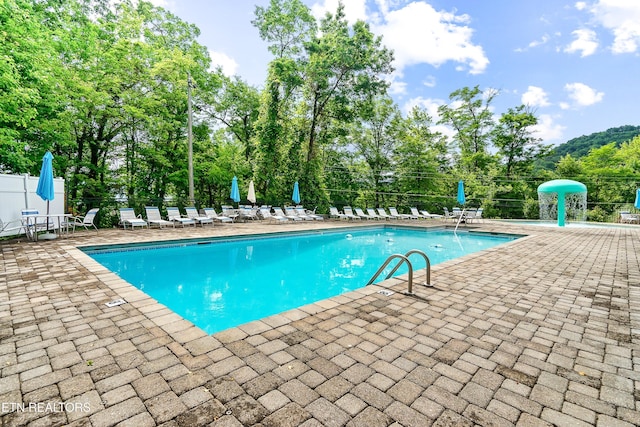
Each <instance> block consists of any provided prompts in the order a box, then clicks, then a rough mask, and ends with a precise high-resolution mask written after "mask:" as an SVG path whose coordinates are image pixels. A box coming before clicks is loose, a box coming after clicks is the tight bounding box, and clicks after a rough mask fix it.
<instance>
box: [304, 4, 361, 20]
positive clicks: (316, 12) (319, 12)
mask: <svg viewBox="0 0 640 427" xmlns="http://www.w3.org/2000/svg"><path fill="white" fill-rule="evenodd" d="M339 2H340V0H323V1H321V2H318V3H315V4H314V5H313V6H311V13H312V14H313V16H315V17H316V18H318V19H319V18H322V17H324V16H325V15H326V14H327V13H331V14H335V13H336V11H337V10H338V3H339ZM342 4H343V5H344V14H345V17H346V18H347V21H348V22H349V23H351V24H353V23H355V22H356V21H358V20H361V21H366V20H367V0H348V1H342Z"/></svg>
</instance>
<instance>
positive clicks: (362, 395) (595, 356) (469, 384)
mask: <svg viewBox="0 0 640 427" xmlns="http://www.w3.org/2000/svg"><path fill="white" fill-rule="evenodd" d="M425 223H427V222H420V224H425ZM403 224H406V222H404V223H403ZM344 225H345V223H340V222H335V221H327V222H326V223H325V224H321V223H313V224H310V223H304V224H296V225H266V224H259V223H255V224H233V225H224V226H220V225H216V226H215V227H213V228H206V227H205V228H198V229H197V230H182V229H175V230H136V231H121V230H100V232H99V233H98V234H96V233H95V232H77V233H76V235H75V236H74V237H72V238H67V239H58V240H56V241H49V242H39V243H32V242H24V241H18V240H13V241H8V242H1V243H0V253H1V256H0V370H1V375H0V405H1V407H0V409H1V417H2V419H1V425H2V426H3V427H4V426H22V425H29V426H58V425H70V426H78V427H79V426H94V427H103V426H114V425H118V426H135V427H144V426H155V425H164V426H189V427H191V426H204V425H213V426H225V427H226V426H243V425H246V426H248V425H262V426H267V427H270V426H274V427H275V426H299V425H303V426H307V427H311V426H354V427H355V426H366V427H377V426H389V425H392V426H431V425H433V426H474V425H482V426H510V425H517V426H550V425H558V426H591V425H597V426H607V427H612V426H613V427H615V426H633V425H640V391H639V390H640V312H639V307H640V227H637V226H636V227H633V226H630V227H627V228H609V229H605V228H583V229H578V228H566V229H563V230H560V229H555V228H545V227H533V226H531V227H527V226H521V225H518V226H515V225H509V224H505V223H496V222H490V221H488V222H486V223H485V224H478V225H477V226H476V227H477V228H478V229H481V230H485V231H497V232H517V233H526V234H528V237H525V238H523V239H520V240H518V241H515V242H511V243H508V244H505V245H502V246H499V247H496V248H493V249H489V250H486V251H483V252H481V253H476V254H472V255H468V256H466V257H464V258H461V259H458V260H454V261H449V262H446V263H443V264H439V265H436V266H434V268H433V270H432V282H433V284H434V287H432V288H425V287H421V286H416V287H415V289H414V290H415V292H416V296H406V295H403V294H402V293H401V291H403V290H405V289H406V282H403V281H400V280H393V281H391V282H390V283H387V284H386V286H387V287H391V288H393V289H394V290H395V291H397V292H396V293H394V294H393V295H391V296H384V295H381V294H379V293H377V291H378V290H380V287H378V286H370V287H368V288H366V289H362V290H360V291H356V292H352V293H349V294H345V295H342V296H339V297H336V298H333V299H331V300H326V301H321V302H318V303H317V304H313V305H309V306H305V307H301V308H300V309H297V310H293V311H289V312H286V313H282V314H280V315H276V316H273V317H270V318H267V319H263V320H261V321H256V322H252V323H249V324H246V325H243V326H240V327H238V328H233V329H229V330H226V331H223V332H220V333H217V334H214V335H213V336H208V335H207V334H205V333H204V332H203V331H202V330H200V329H199V328H196V327H195V326H193V325H192V324H191V323H190V322H188V321H186V320H184V319H182V318H181V317H179V316H178V315H176V314H174V313H172V312H171V311H170V310H169V309H167V308H166V307H164V306H162V305H160V304H158V303H156V302H155V301H154V300H152V299H151V298H150V297H147V296H146V295H144V294H143V293H142V292H140V291H138V290H136V289H134V288H133V287H132V286H130V285H128V284H126V283H125V282H123V281H122V280H120V279H119V278H118V277H117V276H116V275H115V274H113V273H110V272H108V271H106V270H105V269H104V268H102V267H101V266H99V265H98V264H97V263H95V262H94V261H92V260H91V259H90V258H89V257H88V256H86V255H85V254H84V253H82V252H81V251H80V250H78V249H77V248H76V246H82V245H89V244H107V243H121V242H132V241H144V240H161V239H176V238H183V237H201V236H218V235H224V234H238V233H256V232H265V231H270V232H271V231H286V230H293V229H302V228H312V227H316V228H317V227H337V226H344ZM118 298H124V299H125V300H126V301H127V302H128V303H127V304H124V305H121V306H117V307H112V308H109V307H107V306H106V305H105V303H106V302H108V301H112V300H114V299H118Z"/></svg>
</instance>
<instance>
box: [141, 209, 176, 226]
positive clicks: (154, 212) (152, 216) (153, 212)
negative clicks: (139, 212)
mask: <svg viewBox="0 0 640 427" xmlns="http://www.w3.org/2000/svg"><path fill="white" fill-rule="evenodd" d="M144 210H145V212H146V213H147V222H148V223H149V227H153V226H154V225H155V226H157V227H158V228H162V227H167V226H171V227H175V224H174V223H173V222H172V221H167V220H166V219H162V216H161V215H160V209H158V208H157V207H155V206H145V207H144Z"/></svg>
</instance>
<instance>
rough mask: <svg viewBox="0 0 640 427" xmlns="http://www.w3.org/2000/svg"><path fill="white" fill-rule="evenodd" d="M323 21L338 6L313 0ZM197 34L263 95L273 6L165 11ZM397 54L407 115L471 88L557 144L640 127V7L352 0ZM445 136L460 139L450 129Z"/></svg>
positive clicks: (176, 5)
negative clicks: (265, 19)
mask: <svg viewBox="0 0 640 427" xmlns="http://www.w3.org/2000/svg"><path fill="white" fill-rule="evenodd" d="M303 1H304V3H305V4H307V5H308V6H309V8H310V9H311V10H312V11H313V13H314V15H316V16H317V17H320V16H322V15H324V13H325V12H327V11H330V12H335V10H336V7H337V5H338V0H303ZM152 2H153V3H154V4H156V5H158V6H162V7H164V8H166V9H168V10H170V11H172V12H173V13H174V14H176V15H177V16H179V17H180V18H181V19H183V20H185V21H187V22H190V23H193V24H196V25H197V26H198V27H199V28H200V30H201V32H202V34H201V37H200V38H199V41H200V43H202V44H203V45H204V46H206V47H207V48H208V49H209V51H210V53H211V56H212V59H213V60H214V62H215V63H216V64H218V65H220V66H222V67H223V70H224V71H225V73H227V74H230V75H239V76H240V77H241V78H242V79H243V80H245V81H247V82H248V83H250V84H252V85H254V86H257V87H262V85H263V83H264V79H265V77H266V70H267V64H268V62H269V61H270V59H271V56H270V54H269V52H268V51H267V48H266V44H265V43H264V42H263V41H262V40H261V39H260V37H259V35H258V31H257V30H256V29H255V28H254V27H253V26H252V25H251V20H252V19H253V18H254V10H255V7H256V5H259V6H264V7H266V6H268V4H269V0H235V1H231V0H153V1H152ZM343 3H344V4H345V11H346V14H347V18H348V19H349V21H350V22H355V21H356V20H358V19H360V20H364V21H366V22H368V23H369V24H370V26H371V29H372V31H373V32H374V33H376V34H377V35H381V36H382V37H383V43H384V44H385V45H386V46H387V47H388V48H391V49H393V50H394V52H395V62H394V67H395V69H396V71H395V73H394V75H393V76H391V79H390V83H391V87H390V92H391V94H392V96H393V98H394V99H395V100H396V102H397V103H398V105H399V106H400V107H401V109H402V110H403V111H408V110H409V109H410V108H411V107H412V106H414V105H421V106H423V107H424V108H426V109H427V110H428V111H429V112H430V113H431V115H432V116H434V117H435V118H436V119H437V107H438V105H441V104H443V103H447V102H448V101H449V100H448V98H449V94H450V93H451V92H453V91H454V90H456V89H460V88H462V87H465V86H469V87H473V86H476V85H479V86H480V87H481V88H482V89H497V90H498V91H499V92H500V95H499V96H498V97H497V98H496V99H495V100H494V103H493V106H494V108H493V109H494V112H495V113H496V114H497V115H499V114H501V113H504V112H506V110H507V108H509V107H516V106H518V105H520V104H527V105H529V106H530V107H532V108H533V109H534V111H535V112H536V115H537V116H538V119H539V125H538V126H537V128H536V134H535V135H536V136H537V137H539V138H541V139H542V140H543V141H544V142H545V143H548V144H560V143H562V142H565V141H567V140H569V139H571V138H575V137H578V136H581V135H588V134H590V133H592V132H599V131H604V130H606V129H608V128H611V127H616V126H622V125H640V114H638V112H639V110H640V108H638V104H639V100H640V0H590V1H566V0H484V1H481V0H421V1H418V0H414V1H409V0H344V1H343ZM440 130H441V131H443V132H445V133H450V131H449V130H447V129H444V128H441V129H440Z"/></svg>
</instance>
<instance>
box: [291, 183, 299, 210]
mask: <svg viewBox="0 0 640 427" xmlns="http://www.w3.org/2000/svg"><path fill="white" fill-rule="evenodd" d="M291 200H293V202H294V203H295V204H296V205H297V204H298V203H300V186H299V185H298V181H296V183H295V184H293V195H292V196H291Z"/></svg>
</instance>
